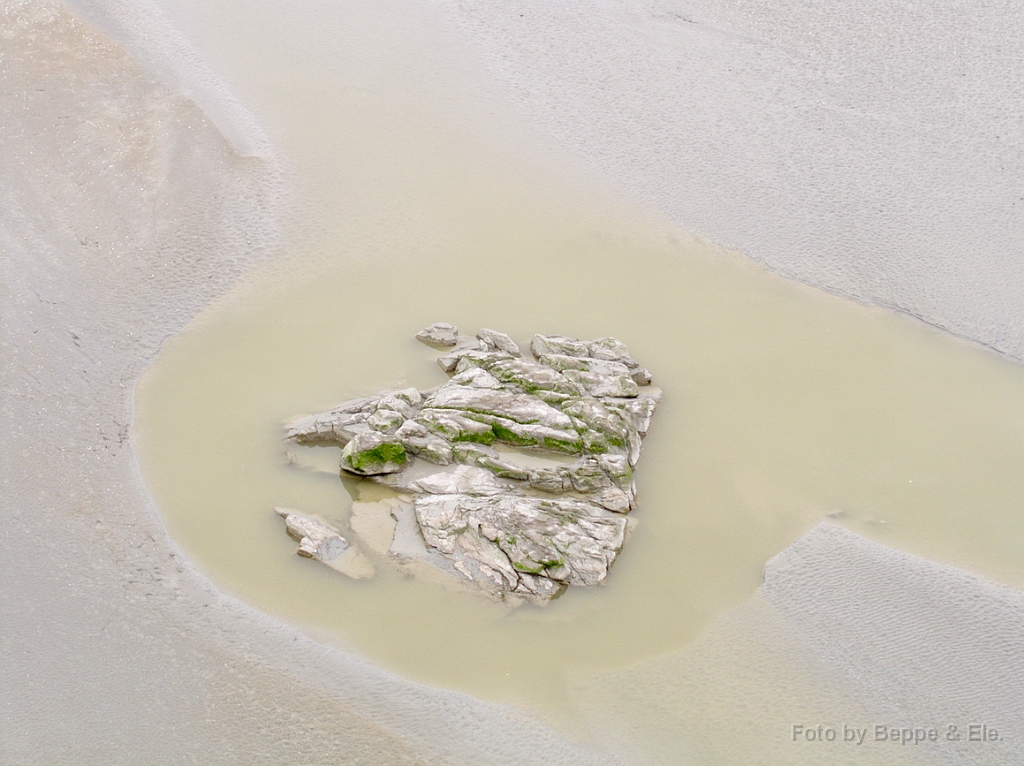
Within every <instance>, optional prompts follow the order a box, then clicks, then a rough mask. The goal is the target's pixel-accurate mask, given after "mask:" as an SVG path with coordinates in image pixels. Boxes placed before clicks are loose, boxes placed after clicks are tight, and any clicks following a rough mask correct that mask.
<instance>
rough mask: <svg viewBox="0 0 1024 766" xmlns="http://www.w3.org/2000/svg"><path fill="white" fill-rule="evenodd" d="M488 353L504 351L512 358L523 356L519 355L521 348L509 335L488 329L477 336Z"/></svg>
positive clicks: (484, 329)
mask: <svg viewBox="0 0 1024 766" xmlns="http://www.w3.org/2000/svg"><path fill="white" fill-rule="evenodd" d="M476 337H477V340H479V341H480V342H481V343H482V344H483V347H484V350H486V351H504V352H505V353H506V354H511V355H512V356H522V354H520V353H519V346H517V345H516V343H515V341H514V340H512V339H511V338H510V337H509V336H508V335H506V334H505V333H503V332H498V331H497V330H489V329H487V328H486V327H485V328H483V329H482V330H480V332H478V333H477V334H476Z"/></svg>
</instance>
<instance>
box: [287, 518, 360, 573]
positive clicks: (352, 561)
mask: <svg viewBox="0 0 1024 766" xmlns="http://www.w3.org/2000/svg"><path fill="white" fill-rule="evenodd" d="M274 511H275V512H276V513H277V515H278V516H280V517H282V518H283V519H284V523H285V528H286V529H287V530H288V535H289V536H290V537H291V538H292V539H294V540H297V541H298V543H299V550H298V554H299V555H300V556H303V557H305V558H310V559H315V560H316V561H320V562H322V563H324V564H327V565H328V566H329V567H331V568H332V569H335V570H337V571H339V572H341V573H342V574H345V575H348V576H349V577H351V578H353V579H356V580H362V579H365V578H367V577H372V576H373V574H374V570H373V565H372V564H371V563H370V561H369V560H368V559H367V558H366V557H365V556H364V555H363V554H362V553H360V552H359V551H358V550H357V549H356V548H354V547H352V546H351V545H349V542H348V540H346V539H345V538H344V537H342V536H341V533H339V532H338V530H336V529H335V528H334V527H332V526H330V525H328V524H325V523H324V522H323V521H320V520H319V519H317V518H315V517H313V516H306V515H304V514H301V513H299V512H298V511H295V510H292V509H291V508H275V509H274Z"/></svg>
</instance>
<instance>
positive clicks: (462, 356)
mask: <svg viewBox="0 0 1024 766" xmlns="http://www.w3.org/2000/svg"><path fill="white" fill-rule="evenodd" d="M417 338H418V339H419V340H421V341H423V342H424V343H427V344H428V345H431V346H449V347H451V346H454V347H453V348H450V350H446V351H445V353H443V355H442V356H441V357H440V358H439V359H438V364H439V366H440V367H441V369H442V370H444V371H445V372H447V373H449V374H450V375H451V376H452V377H451V378H450V380H449V381H448V382H447V383H445V384H444V385H442V386H438V387H436V388H433V389H428V390H425V391H419V390H417V389H414V388H407V389H402V390H397V391H387V392H383V393H381V394H378V395H377V396H371V397H365V398H362V399H354V400H352V401H349V402H346V403H345V404H342V405H340V406H339V407H336V408H335V409H333V410H331V411H330V412H325V413H322V414H319V415H311V416H308V417H304V418H301V419H299V420H296V421H295V422H294V423H292V424H291V425H290V426H289V428H288V431H287V438H288V439H290V440H291V441H293V442H296V443H298V444H303V445H334V446H339V447H341V448H342V452H341V469H342V470H343V471H345V472H348V473H350V474H354V475H357V476H362V477H365V478H366V479H369V480H372V481H374V482H377V483H379V484H382V485H384V486H386V487H390V488H391V489H393V490H394V491H395V492H396V496H395V498H394V499H389V500H387V501H380V502H377V503H357V504H356V506H357V507H355V508H354V510H353V517H352V520H351V524H350V526H351V527H352V530H353V533H354V537H356V538H358V536H359V531H360V530H361V529H366V530H373V533H372V535H371V536H372V537H373V540H366V541H363V544H364V545H365V546H366V547H367V548H368V549H369V550H372V551H375V552H376V553H377V554H382V555H383V556H384V557H385V558H386V559H387V560H389V561H391V562H392V563H394V564H395V565H396V566H399V567H402V568H404V569H406V570H407V571H408V572H410V573H413V574H417V575H427V574H428V573H432V574H437V573H445V574H447V575H448V576H451V577H455V578H457V579H459V580H461V581H463V582H465V583H466V584H471V585H472V586H474V587H476V588H479V589H480V590H482V591H484V592H485V593H487V594H489V595H491V596H493V597H495V598H499V599H503V600H506V601H510V602H513V603H515V602H517V601H519V600H527V601H532V602H536V603H541V602H545V601H547V600H550V599H551V598H553V597H555V596H557V595H558V594H559V593H561V591H562V590H563V589H564V588H565V587H566V586H567V585H596V584H598V583H601V582H603V581H604V579H605V577H606V576H607V574H608V569H609V567H610V566H611V564H612V562H613V561H614V560H615V557H616V556H617V555H618V553H619V551H620V550H621V549H622V545H623V543H624V541H625V539H626V536H627V534H628V530H629V523H628V520H627V518H626V514H628V513H629V512H630V511H631V510H633V509H634V508H635V506H636V485H635V483H634V481H633V468H634V467H635V466H636V464H637V461H638V460H639V458H640V444H641V439H642V438H643V437H644V436H645V435H646V433H647V429H648V427H649V426H650V422H651V417H652V415H653V414H654V409H655V406H656V405H657V403H658V399H659V398H660V396H661V391H660V390H659V389H657V388H653V387H649V386H650V382H651V374H650V373H649V372H648V371H647V370H645V369H643V368H642V367H640V365H639V364H638V363H637V362H636V361H635V360H634V359H633V358H632V357H631V356H630V355H629V351H628V350H627V349H626V347H625V346H624V345H623V344H622V343H620V342H619V341H618V340H616V339H615V338H599V339H597V340H591V341H584V340H577V339H575V338H566V337H562V336H559V335H549V336H545V335H535V336H534V337H533V340H532V342H531V343H530V351H531V352H532V354H533V356H534V358H535V360H536V361H529V360H527V359H524V358H523V357H522V355H521V353H520V350H519V347H518V346H517V345H516V343H515V342H514V341H513V340H512V339H511V338H510V337H509V336H508V335H506V334H505V333H501V332H497V331H495V330H489V329H483V330H480V332H479V333H477V335H476V337H475V338H468V337H466V336H461V335H458V333H457V330H456V328H455V327H454V326H452V325H449V324H444V323H439V324H435V325H432V326H431V327H429V328H427V329H426V330H423V331H422V332H420V333H419V334H418V335H417ZM531 453H533V454H531ZM542 454H546V455H547V456H548V459H546V460H545V459H538V458H537V457H534V455H542ZM282 515H285V514H283V513H282ZM285 518H286V520H287V521H288V529H289V532H291V533H292V535H293V536H296V534H297V533H298V532H301V533H302V534H301V535H299V536H298V537H296V539H300V538H301V540H302V545H304V546H305V548H303V547H300V550H299V552H300V554H303V551H304V550H305V551H307V552H306V553H305V554H304V555H311V556H312V557H314V558H319V559H320V560H325V559H324V558H323V557H322V556H320V555H317V554H315V553H310V552H309V551H313V550H319V549H320V548H323V547H324V545H328V544H330V545H336V543H333V542H328V543H324V542H318V541H319V540H321V538H320V537H317V534H320V535H323V533H324V532H323V530H320V529H319V528H315V527H310V526H309V525H308V523H307V522H302V523H303V524H306V526H304V527H300V525H299V522H298V521H293V519H297V518H298V519H306V520H309V517H302V516H301V515H299V514H291V515H286V516H285ZM312 521H314V523H319V522H316V521H315V520H312ZM293 527H294V528H295V530H296V531H293ZM326 529H327V530H329V531H330V532H331V533H334V535H335V536H336V537H337V538H338V539H340V540H341V541H342V542H343V543H344V544H345V546H346V547H348V546H349V545H350V544H349V542H348V541H346V540H345V538H343V537H341V536H340V534H338V533H337V531H336V530H333V529H331V528H330V527H327V528H326ZM324 539H327V538H324ZM331 539H333V538H331ZM307 541H309V542H307ZM327 563H329V562H327Z"/></svg>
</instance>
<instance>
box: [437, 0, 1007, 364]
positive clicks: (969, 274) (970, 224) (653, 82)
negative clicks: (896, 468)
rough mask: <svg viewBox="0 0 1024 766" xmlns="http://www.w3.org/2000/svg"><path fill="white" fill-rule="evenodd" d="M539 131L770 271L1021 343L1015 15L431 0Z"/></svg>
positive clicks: (997, 8) (979, 8)
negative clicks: (451, 19)
mask: <svg viewBox="0 0 1024 766" xmlns="http://www.w3.org/2000/svg"><path fill="white" fill-rule="evenodd" d="M444 6H445V7H446V9H447V10H448V12H449V13H450V14H451V16H452V17H454V18H455V19H456V20H457V21H458V22H460V24H461V25H462V27H463V29H464V31H465V39H466V40H467V41H468V42H469V44H471V45H472V46H473V47H474V49H475V50H478V51H480V53H481V55H482V56H483V57H484V58H485V60H486V61H488V62H489V64H490V72H491V73H492V75H493V76H494V79H495V81H497V82H503V83H504V85H505V88H506V91H507V92H508V94H509V95H510V97H511V98H513V99H515V100H516V102H517V103H518V104H519V105H520V106H521V108H522V111H523V113H524V114H529V115H531V116H532V118H533V120H534V124H535V125H536V126H537V128H538V129H539V130H541V131H543V132H544V133H546V134H548V135H549V136H551V137H552V138H553V139H555V140H557V141H558V142H559V143H560V144H561V145H562V146H564V147H565V148H566V149H567V150H569V151H572V152H573V153H575V154H576V155H577V156H578V157H580V158H581V159H582V160H583V161H584V162H586V163H587V164H589V165H590V166H591V167H593V168H596V169H598V170H599V171H600V172H601V173H602V174H604V175H605V176H607V177H609V178H612V179H614V180H615V181H616V182H617V183H618V184H620V186H621V188H622V189H624V190H625V191H626V192H627V193H628V194H630V195H631V196H632V197H633V198H635V199H639V200H643V201H645V202H647V203H648V204H650V205H652V206H653V207H655V208H657V209H659V210H662V211H664V212H665V213H667V214H668V215H669V216H670V217H671V218H672V219H673V220H675V221H676V222H677V223H678V224H679V225H681V226H683V227H684V228H687V229H690V230H696V231H699V232H700V233H702V234H704V235H705V236H706V237H708V238H709V239H711V240H712V241H714V242H717V243H718V244H721V245H725V246H727V247H735V248H737V249H739V250H741V251H743V252H744V253H746V254H747V255H749V256H750V257H752V258H754V259H756V260H759V261H762V262H763V263H765V265H767V266H768V267H769V268H771V269H772V270H774V271H777V272H779V273H781V274H785V275H787V276H791V277H794V278H796V279H799V280H801V281H804V282H807V283H809V284H813V285H816V286H819V287H823V288H825V289H827V290H830V291H832V292H836V293H839V294H842V295H846V296H849V297H852V298H854V299H856V300H860V301H864V302H868V303H874V304H878V305H882V306H887V307H892V308H897V309H899V310H901V311H904V312H907V313H909V314H912V315H915V316H918V317H920V318H922V319H923V320H924V321H926V322H930V323H932V324H935V325H938V326H940V327H943V328H945V329H948V330H951V331H952V332H954V333H956V334H958V335H961V336H963V337H967V338H972V339H974V340H976V341H978V342H980V343H984V344H987V345H990V346H992V347H994V348H996V349H999V350H1000V351H1003V352H1005V353H1007V354H1011V355H1012V356H1015V357H1016V358H1018V359H1020V358H1022V356H1024V302H1022V301H1021V300H1020V297H1021V295H1022V293H1024V259H1022V258H1021V257H1020V256H1021V253H1022V252H1024V186H1022V183H1021V179H1022V178H1024V153H1022V147H1024V125H1022V124H1021V121H1020V118H1019V109H1018V105H1019V104H1020V103H1021V102H1022V100H1024V47H1022V46H1021V45H1020V40H1021V38H1022V36H1024V16H1022V15H1021V14H1020V13H1018V12H1017V11H1016V10H1015V8H1014V6H1013V5H1007V4H1003V3H995V4H985V3H973V2H969V3H940V4H936V3H931V2H926V1H923V0H914V1H913V2H892V0H866V1H865V2H857V3H843V4H837V3H826V2H804V3H796V4H794V3H784V2H778V0H702V1H697V0H609V1H608V2H601V3H593V4H588V5H587V7H586V9H583V8H581V7H580V5H579V3H576V2H572V0H551V1H550V2H547V1H545V2H536V1H531V0H517V1H515V2H507V3H473V2H448V3H445V4H444Z"/></svg>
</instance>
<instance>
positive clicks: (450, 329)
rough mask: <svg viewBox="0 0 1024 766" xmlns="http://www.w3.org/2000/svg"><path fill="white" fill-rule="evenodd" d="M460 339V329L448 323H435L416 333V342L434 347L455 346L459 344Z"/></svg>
mask: <svg viewBox="0 0 1024 766" xmlns="http://www.w3.org/2000/svg"><path fill="white" fill-rule="evenodd" d="M458 337H459V331H458V329H457V328H456V327H455V325H453V324H448V323H447V322H435V323H434V324H432V325H430V327H427V328H426V329H425V330H420V331H419V332H418V333H416V340H418V341H420V342H421V343H426V344H428V345H433V346H454V345H455V344H456V343H457V342H458Z"/></svg>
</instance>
